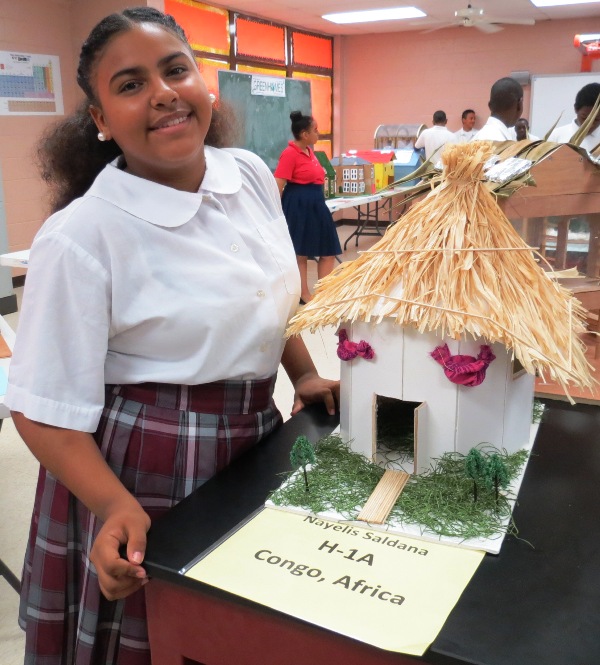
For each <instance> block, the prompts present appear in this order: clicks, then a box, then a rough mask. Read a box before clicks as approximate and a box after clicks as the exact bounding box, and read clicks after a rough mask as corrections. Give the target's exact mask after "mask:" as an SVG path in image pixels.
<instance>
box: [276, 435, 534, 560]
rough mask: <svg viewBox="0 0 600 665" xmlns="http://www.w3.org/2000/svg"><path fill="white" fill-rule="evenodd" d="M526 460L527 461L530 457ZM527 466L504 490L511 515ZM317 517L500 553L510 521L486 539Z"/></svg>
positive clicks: (295, 508) (296, 509) (327, 513)
mask: <svg viewBox="0 0 600 665" xmlns="http://www.w3.org/2000/svg"><path fill="white" fill-rule="evenodd" d="M538 428H539V424H538V423H534V424H532V425H531V434H530V438H529V444H528V446H527V447H526V450H527V451H528V452H531V448H532V447H533V442H534V440H535V437H536V435H537V431H538ZM527 460H528V461H529V456H528V458H527ZM526 468H527V462H526V463H525V464H524V465H523V467H522V468H521V472H520V473H519V475H518V476H517V477H516V478H515V479H514V480H513V482H512V483H511V484H510V486H509V487H508V489H507V493H508V494H509V495H510V496H511V497H512V498H511V499H510V500H509V503H510V507H511V515H512V511H513V509H514V505H515V502H516V500H517V496H518V493H519V489H520V487H521V483H522V481H523V477H524V475H525V470H526ZM266 505H267V506H269V507H270V508H275V509H277V510H285V511H290V512H294V513H299V514H301V515H310V514H312V513H311V511H309V510H306V509H304V508H300V507H298V506H276V505H275V504H274V503H273V502H272V501H267V502H266ZM360 508H361V507H359V512H360ZM317 517H320V518H322V519H324V520H328V521H331V522H343V523H344V524H354V525H357V526H362V527H365V526H368V527H369V529H371V530H373V531H381V532H383V533H386V534H388V535H389V534H396V535H404V536H410V537H411V538H417V539H419V540H426V541H429V542H436V543H443V544H444V545H454V546H456V547H465V548H469V549H475V550H483V551H484V552H488V553H489V554H498V553H499V552H500V548H501V547H502V543H503V542H504V537H505V536H506V529H508V526H509V522H510V517H507V518H506V519H505V520H504V523H503V527H504V530H503V531H501V532H498V533H496V534H494V535H492V536H490V537H489V538H470V539H462V538H455V537H451V536H441V535H439V534H435V533H429V532H426V531H424V528H425V527H424V526H423V525H420V524H406V523H399V522H395V521H389V522H387V523H386V524H366V523H365V522H360V521H357V520H348V519H346V518H345V517H344V516H343V515H340V514H339V513H337V512H335V511H333V510H328V511H323V512H320V513H317Z"/></svg>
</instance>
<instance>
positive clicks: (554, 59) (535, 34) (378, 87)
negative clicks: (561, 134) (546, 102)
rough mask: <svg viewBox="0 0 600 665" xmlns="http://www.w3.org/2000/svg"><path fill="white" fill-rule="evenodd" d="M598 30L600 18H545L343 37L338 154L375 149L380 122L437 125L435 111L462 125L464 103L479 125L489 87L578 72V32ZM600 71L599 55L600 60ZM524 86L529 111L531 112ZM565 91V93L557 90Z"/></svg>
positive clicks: (454, 127)
mask: <svg viewBox="0 0 600 665" xmlns="http://www.w3.org/2000/svg"><path fill="white" fill-rule="evenodd" d="M582 32H586V33H590V32H600V18H586V19H584V20H565V21H545V22H541V23H538V24H537V25H535V26H505V27H504V29H503V30H502V31H501V32H497V33H494V34H484V33H482V32H480V31H479V30H477V29H475V28H448V29H444V30H436V31H434V32H430V33H427V34H424V33H423V32H412V31H410V32H402V33H382V34H373V35H364V36H360V35H357V36H350V37H341V38H339V41H340V46H339V51H340V57H339V58H336V63H337V68H336V71H335V74H336V75H337V76H338V77H339V79H340V98H339V100H340V107H341V108H339V109H338V111H339V113H340V117H341V118H342V119H343V120H342V121H341V122H339V124H338V125H337V126H334V131H337V134H338V135H337V137H336V139H337V140H336V142H335V146H334V152H335V154H339V152H341V151H346V150H349V149H353V148H354V149H357V150H364V149H369V148H372V147H373V137H374V134H375V130H376V128H377V126H378V125H380V124H398V123H419V124H420V123H424V124H426V125H428V126H430V125H431V124H432V119H431V116H432V115H433V112H434V111H435V110H437V109H443V110H445V111H446V114H447V115H448V128H449V129H451V130H452V131H456V130H457V129H459V128H460V126H461V123H460V116H461V113H462V111H463V110H464V109H465V108H474V109H475V110H476V111H477V114H478V123H477V125H476V127H480V126H481V125H483V124H484V123H485V121H486V120H487V117H488V115H489V114H488V109H487V102H488V99H489V90H490V87H491V85H492V83H493V82H494V81H496V80H497V79H499V78H501V77H503V76H509V75H510V73H511V72H512V71H522V70H526V71H529V72H530V73H531V74H561V73H577V72H579V71H580V64H581V54H580V53H579V51H578V50H577V49H576V48H575V47H574V46H573V37H574V36H575V34H577V33H582ZM593 71H598V80H599V81H600V61H595V62H594V64H593ZM529 91H530V88H529V86H527V87H525V97H524V109H525V112H524V114H525V115H526V116H527V115H528V111H529ZM557 93H559V91H557Z"/></svg>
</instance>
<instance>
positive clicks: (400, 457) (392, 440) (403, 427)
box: [374, 395, 423, 474]
mask: <svg viewBox="0 0 600 665" xmlns="http://www.w3.org/2000/svg"><path fill="white" fill-rule="evenodd" d="M374 406H375V418H374V426H375V432H374V439H375V461H376V462H377V464H379V465H381V466H383V467H385V468H388V469H401V470H402V471H406V473H411V474H412V473H414V470H415V468H416V458H417V443H418V430H419V427H418V415H419V409H420V408H421V407H422V406H423V403H422V402H407V401H404V400H401V399H395V398H394V397H385V396H384V395H375V405H374Z"/></svg>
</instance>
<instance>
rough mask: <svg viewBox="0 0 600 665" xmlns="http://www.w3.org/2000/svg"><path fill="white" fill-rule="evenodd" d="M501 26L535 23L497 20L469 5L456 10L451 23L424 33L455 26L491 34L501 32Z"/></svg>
mask: <svg viewBox="0 0 600 665" xmlns="http://www.w3.org/2000/svg"><path fill="white" fill-rule="evenodd" d="M502 24H506V25H534V24H535V21H534V20H533V19H532V18H498V17H495V16H494V17H492V16H488V14H486V13H485V11H484V10H483V9H482V8H481V7H473V6H472V5H470V4H469V5H467V6H466V7H465V8H464V9H457V10H456V11H455V12H454V20H453V21H450V22H448V23H444V24H442V25H439V26H436V27H435V28H431V30H426V31H425V32H432V31H433V30H440V29H442V28H447V27H455V26H456V27H463V28H477V29H478V30H481V31H482V32H486V33H492V32H499V31H500V30H502V27H501V26H502Z"/></svg>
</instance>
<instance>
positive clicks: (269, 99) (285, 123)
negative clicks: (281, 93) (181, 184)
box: [219, 71, 312, 171]
mask: <svg viewBox="0 0 600 665" xmlns="http://www.w3.org/2000/svg"><path fill="white" fill-rule="evenodd" d="M275 80H276V81H277V82H278V84H281V82H282V81H284V82H285V97H273V96H269V95H262V94H260V95H257V94H252V74H240V73H238V72H227V71H220V72H219V96H220V98H221V100H222V101H223V102H227V103H228V104H229V105H230V106H231V107H232V108H233V111H234V113H235V115H236V119H237V122H238V125H239V141H238V144H237V147H239V148H246V149H247V150H251V151H252V152H255V153H256V154H257V155H260V157H262V158H263V159H264V160H265V162H266V163H267V164H268V166H269V168H270V169H271V170H272V171H274V170H275V167H276V166H277V162H278V161H279V155H281V151H282V150H283V149H284V148H285V147H286V145H287V143H288V141H289V140H290V139H292V138H293V136H292V133H291V131H290V126H291V122H290V113H291V112H292V111H302V113H304V114H305V115H312V106H311V103H310V83H309V82H308V81H300V80H298V79H290V78H286V79H275Z"/></svg>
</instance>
